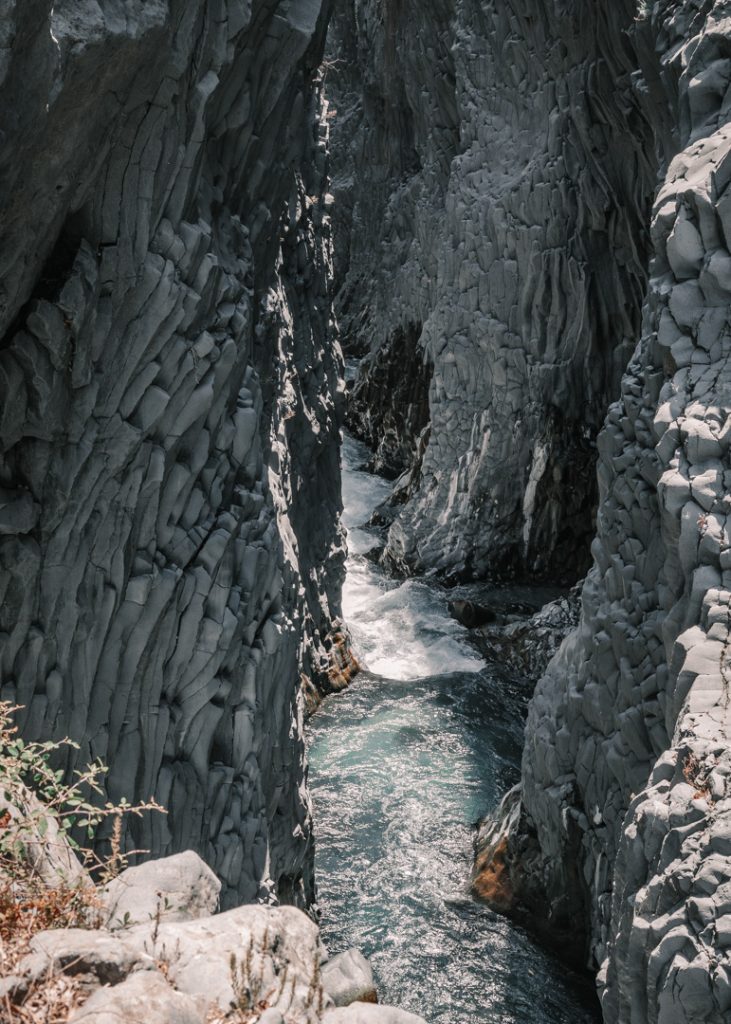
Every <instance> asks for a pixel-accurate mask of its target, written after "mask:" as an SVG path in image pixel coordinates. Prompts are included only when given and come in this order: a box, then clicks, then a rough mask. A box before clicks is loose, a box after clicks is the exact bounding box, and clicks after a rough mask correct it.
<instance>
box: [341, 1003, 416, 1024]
mask: <svg viewBox="0 0 731 1024" xmlns="http://www.w3.org/2000/svg"><path fill="white" fill-rule="evenodd" d="M324 1020H325V1024H426V1021H425V1020H424V1018H423V1017H417V1016H416V1014H415V1013H408V1012H407V1011H406V1010H399V1009H397V1008H396V1007H395V1006H374V1005H373V1004H372V1003H351V1005H350V1006H344V1007H340V1008H338V1009H335V1010H331V1011H330V1012H329V1013H326V1014H325V1017H324Z"/></svg>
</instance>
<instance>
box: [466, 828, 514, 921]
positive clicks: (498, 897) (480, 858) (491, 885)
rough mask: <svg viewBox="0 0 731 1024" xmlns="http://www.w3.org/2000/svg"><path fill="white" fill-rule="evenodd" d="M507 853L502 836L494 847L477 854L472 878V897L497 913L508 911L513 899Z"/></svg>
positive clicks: (505, 841)
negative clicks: (482, 901)
mask: <svg viewBox="0 0 731 1024" xmlns="http://www.w3.org/2000/svg"><path fill="white" fill-rule="evenodd" d="M507 852H508V839H507V836H504V837H503V838H502V839H501V840H500V841H499V842H498V843H497V844H496V845H495V846H490V847H488V848H487V849H486V850H482V851H481V852H480V853H478V855H477V858H476V859H475V870H474V874H473V877H472V891H473V893H474V895H475V896H476V897H477V898H478V899H481V900H484V902H485V903H487V904H488V906H490V907H492V908H493V910H497V911H498V912H499V913H506V912H507V911H508V910H510V908H511V907H512V905H513V898H514V896H513V886H512V883H511V881H510V869H509V868H508V864H507V859H506V855H507Z"/></svg>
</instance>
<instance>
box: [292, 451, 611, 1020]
mask: <svg viewBox="0 0 731 1024" xmlns="http://www.w3.org/2000/svg"><path fill="white" fill-rule="evenodd" d="M368 456H369V452H368V450H367V449H366V448H365V447H364V446H363V445H360V444H359V443H358V442H357V441H354V440H353V439H352V438H349V437H347V436H346V439H345V444H344V451H343V501H344V505H345V512H344V522H345V526H346V527H347V530H348V547H349V552H350V554H349V560H348V575H347V580H346V585H345V590H344V595H343V599H344V600H343V605H344V615H345V619H346V622H347V623H348V626H349V628H350V630H351V633H352V636H353V640H354V644H355V648H356V653H357V654H358V655H359V656H360V659H361V661H362V663H364V664H365V666H366V668H367V671H365V672H363V673H361V674H360V675H359V676H358V677H357V678H356V680H355V681H354V683H353V684H352V685H351V687H350V688H349V689H348V690H346V691H345V692H344V693H342V694H339V695H336V696H332V697H329V698H327V699H326V700H325V701H324V703H323V705H322V707H321V708H320V710H319V711H318V712H317V714H316V715H315V716H314V717H313V719H312V720H311V723H310V728H309V757H310V788H311V792H312V795H313V799H314V805H315V841H316V870H317V880H318V893H319V896H318V900H319V906H320V909H321V911H322V931H323V938H324V940H325V943H326V945H327V946H328V949H329V951H330V953H331V954H335V953H338V952H342V951H343V950H345V949H347V948H348V947H350V946H357V947H358V948H359V949H361V951H362V952H363V953H364V954H365V955H366V956H367V957H368V958H369V959H370V961H371V963H372V965H373V969H374V972H375V975H376V980H377V983H378V990H379V995H380V998H381V1001H382V1002H385V1003H391V1004H395V1005H398V1006H401V1007H403V1008H404V1009H407V1010H411V1011H412V1012H414V1013H418V1014H421V1015H422V1016H423V1017H425V1018H426V1020H427V1021H428V1022H429V1024H473V1022H474V1024H482V1022H484V1024H595V1022H596V1021H597V1020H598V1019H599V1017H598V1012H597V1006H596V1000H595V998H594V996H593V993H592V991H591V989H590V987H589V985H588V984H587V983H586V982H585V981H584V979H583V978H579V977H577V976H574V975H573V974H572V973H571V972H570V971H569V970H568V969H567V968H566V967H564V966H563V965H562V964H560V963H559V962H558V961H556V960H554V959H553V958H552V957H551V956H550V955H549V954H548V953H547V952H545V951H544V950H543V949H542V948H541V947H539V946H537V945H536V944H535V943H534V942H533V941H531V939H530V938H529V937H528V936H527V935H526V934H525V933H524V932H523V931H522V930H521V929H520V928H518V927H516V926H515V925H514V924H512V923H511V922H509V921H508V920H506V919H505V918H503V917H500V916H499V915H497V914H495V913H493V912H492V911H491V910H489V909H488V908H487V907H484V906H482V905H480V904H478V903H475V902H474V901H473V900H472V899H471V898H470V896H469V877H470V867H471V857H472V838H473V825H474V823H475V822H476V821H477V819H478V818H479V817H480V816H481V815H483V814H485V813H487V812H488V811H489V810H490V809H491V808H493V807H494V806H495V805H496V804H497V803H498V801H499V799H500V797H501V796H502V794H503V793H504V792H505V791H506V790H507V789H508V788H509V787H510V786H511V785H513V784H514V783H515V782H516V781H517V779H518V777H519V761H520V749H521V743H522V728H523V716H524V712H525V702H526V699H527V692H528V690H529V688H528V686H527V685H526V681H525V680H520V679H516V678H514V677H511V676H510V675H508V674H507V673H504V672H502V671H501V670H500V669H499V667H496V666H495V665H486V664H485V663H484V662H483V661H482V659H481V658H480V657H479V655H478V654H477V653H476V651H475V650H474V648H472V647H471V646H470V644H469V642H468V639H467V631H466V630H465V629H464V628H463V627H462V626H460V625H459V624H458V623H457V622H455V621H454V620H452V619H451V618H450V617H449V614H448V611H447V604H446V596H445V594H444V592H443V591H442V590H441V589H440V588H438V587H436V586H432V585H430V584H429V583H428V582H424V581H420V580H408V581H406V582H401V581H396V580H391V579H389V578H387V577H386V576H385V575H384V574H383V572H382V571H381V570H380V568H379V567H378V566H377V565H375V564H374V563H372V562H371V561H369V560H368V558H366V557H365V556H366V553H367V552H368V550H369V549H371V548H372V547H373V546H374V545H375V543H376V542H377V539H378V538H377V537H376V536H374V534H373V532H372V531H370V530H369V529H368V528H367V527H364V526H363V524H364V523H366V522H367V520H368V519H369V517H370V515H371V512H372V511H373V509H374V508H375V507H376V506H377V505H379V504H380V503H381V502H382V501H383V500H384V499H385V498H386V497H387V495H388V493H389V491H390V485H389V483H388V482H387V481H385V480H382V479H381V478H379V477H377V476H374V475H372V474H369V473H366V472H363V471H362V470H361V468H360V467H361V466H362V464H363V463H364V462H365V461H366V459H367V458H368Z"/></svg>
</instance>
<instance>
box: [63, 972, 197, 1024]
mask: <svg viewBox="0 0 731 1024" xmlns="http://www.w3.org/2000/svg"><path fill="white" fill-rule="evenodd" d="M203 1020H204V1016H203V1013H202V1012H201V1010H200V1008H199V1006H198V1004H197V1003H196V1001H195V999H192V998H191V997H190V996H187V995H184V994H183V993H182V992H176V991H175V989H174V988H172V987H171V986H170V985H169V984H168V983H167V982H166V981H165V979H164V978H163V976H162V974H160V973H159V972H158V971H141V972H139V973H137V974H132V975H131V976H130V977H129V978H127V979H126V981H123V982H122V983H121V984H120V985H115V986H114V987H113V988H106V987H105V988H100V989H99V990H98V991H96V992H94V993H93V994H92V995H91V996H90V997H89V999H87V1001H86V1002H85V1003H84V1005H83V1006H81V1007H80V1008H79V1009H78V1010H76V1011H75V1012H74V1013H72V1015H71V1017H70V1018H69V1024H120V1022H121V1021H123V1022H124V1024H203Z"/></svg>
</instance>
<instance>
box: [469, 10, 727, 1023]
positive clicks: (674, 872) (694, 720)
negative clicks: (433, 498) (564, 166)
mask: <svg viewBox="0 0 731 1024" xmlns="http://www.w3.org/2000/svg"><path fill="white" fill-rule="evenodd" d="M642 31H643V32H644V33H646V34H647V36H648V37H649V38H650V39H652V40H653V42H654V44H655V46H656V47H657V52H658V58H659V60H658V64H657V66H656V67H657V69H658V70H657V73H656V74H655V75H654V76H653V75H652V73H651V69H650V68H649V67H648V69H647V71H646V73H645V76H644V80H643V81H639V82H638V85H639V86H640V87H642V88H643V89H644V91H645V96H646V101H647V103H648V105H654V107H655V109H656V111H657V117H658V122H659V126H660V127H661V126H662V123H663V118H664V117H667V114H668V113H669V115H670V117H671V119H672V121H673V123H674V125H675V126H676V150H677V152H676V155H675V156H674V157H673V158H672V160H671V161H670V162H669V165H668V166H667V169H666V171H665V172H664V175H663V177H664V180H663V182H662V185H661V187H660V189H659V192H658V194H657V198H656V202H655V206H654V213H653V218H652V237H653V245H654V260H653V263H652V271H651V279H650V285H649V293H648V297H647V300H646V303H645V308H644V321H643V330H642V336H641V340H640V342H639V344H638V345H637V347H636V349H635V352H634V355H633V357H632V359H631V361H630V363H629V366H628V368H627V370H626V372H625V375H624V377H623V380H622V387H621V397H620V398H619V400H618V401H617V402H616V403H615V404H614V405H613V406H612V407H611V409H610V411H609V414H608V416H607V421H606V424H605V426H604V429H603V430H602V433H601V434H600V437H599V441H598V447H599V452H600V461H599V482H600V493H601V501H600V505H599V513H598V520H597V537H596V539H595V541H594V544H593V547H592V552H593V556H594V565H593V567H592V569H591V571H590V573H589V575H588V577H587V580H586V583H585V585H584V588H583V595H582V617H581V622H580V625H579V628H578V629H577V631H576V632H575V633H574V634H573V635H572V636H571V637H570V638H569V639H568V640H567V641H566V642H565V644H564V645H563V647H562V649H561V651H560V652H559V654H558V655H557V656H556V658H555V659H554V661H553V662H552V664H551V665H550V667H549V669H548V672H547V674H546V676H545V677H544V678H543V679H542V681H541V682H540V684H539V686H538V689H537V692H536V695H535V698H534V700H533V703H532V705H531V709H530V715H529V719H528V725H527V730H526V747H525V753H524V759H523V780H522V794H520V793H514V794H512V795H511V796H510V798H509V799H508V800H506V803H505V804H504V807H503V812H504V816H505V818H506V824H507V830H504V831H503V832H502V833H500V831H499V830H494V829H493V831H492V833H491V834H490V835H488V836H486V837H485V839H486V841H489V842H490V843H491V844H492V845H493V848H494V850H495V851H496V852H497V855H498V856H497V863H496V862H495V859H493V866H492V869H491V870H492V872H493V876H498V875H499V876H500V878H501V881H502V882H503V890H502V891H503V893H505V892H507V893H508V897H509V898H508V903H510V902H511V901H513V902H514V901H515V900H517V901H518V903H519V904H520V903H522V904H523V905H525V904H526V902H528V901H532V900H534V899H537V901H538V904H537V906H539V907H540V908H541V909H542V911H543V913H544V915H545V917H546V918H547V920H548V922H549V924H550V925H551V926H555V927H564V928H565V929H570V930H572V931H573V932H574V934H575V933H576V928H577V922H580V921H582V920H583V921H584V922H586V939H587V943H586V948H585V950H584V952H585V955H586V956H587V958H588V962H589V963H590V964H591V965H592V966H593V967H595V968H598V969H599V982H600V990H601V993H602V1002H603V1010H604V1018H605V1020H606V1021H607V1022H611V1024H615V1022H617V1024H619V1022H621V1024H669V1022H671V1021H672V1022H674V1024H676V1022H686V1021H687V1022H689V1024H690V1022H693V1024H698V1022H708V1024H721V1022H722V1021H726V1020H728V1019H729V1015H731V895H730V893H731V758H730V756H729V740H730V738H731V713H730V712H729V670H728V660H729V654H728V652H729V637H730V634H729V623H730V621H731V620H730V619H729V605H730V604H731V575H730V572H729V570H730V569H731V552H730V550H729V547H730V541H729V529H728V514H729V505H730V499H729V492H730V490H731V456H730V451H731V448H730V446H731V373H730V371H729V352H730V351H731V335H730V334H729V324H728V310H729V303H730V301H731V255H730V253H731V217H730V216H729V210H731V198H730V197H731V124H730V123H729V109H728V101H727V90H728V82H729V80H730V78H731V59H730V57H729V40H730V38H731V8H730V7H729V5H728V3H725V2H716V3H713V2H706V3H701V4H698V3H690V2H688V3H680V4H677V3H669V2H660V3H655V4H654V5H653V7H652V8H651V9H648V10H646V11H645V12H644V20H643V23H642Z"/></svg>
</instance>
